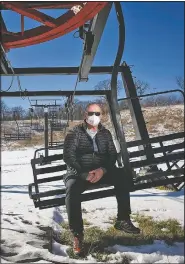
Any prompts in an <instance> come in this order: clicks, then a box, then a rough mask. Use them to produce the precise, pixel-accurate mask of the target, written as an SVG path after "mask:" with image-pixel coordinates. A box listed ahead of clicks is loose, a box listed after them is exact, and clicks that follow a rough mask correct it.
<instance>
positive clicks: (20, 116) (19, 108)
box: [11, 105, 25, 120]
mask: <svg viewBox="0 0 185 264" xmlns="http://www.w3.org/2000/svg"><path fill="white" fill-rule="evenodd" d="M11 111H12V114H13V113H15V116H16V119H21V120H22V119H24V115H25V110H24V109H23V107H22V106H21V105H20V106H15V107H12V109H11Z"/></svg>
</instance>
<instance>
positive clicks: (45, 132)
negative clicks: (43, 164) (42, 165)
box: [44, 108, 48, 157]
mask: <svg viewBox="0 0 185 264" xmlns="http://www.w3.org/2000/svg"><path fill="white" fill-rule="evenodd" d="M46 109H47V110H46ZM44 147H45V157H48V108H45V111H44Z"/></svg>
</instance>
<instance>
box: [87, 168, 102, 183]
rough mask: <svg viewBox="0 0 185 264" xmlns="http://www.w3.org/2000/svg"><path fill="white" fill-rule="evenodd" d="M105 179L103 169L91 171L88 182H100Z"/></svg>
mask: <svg viewBox="0 0 185 264" xmlns="http://www.w3.org/2000/svg"><path fill="white" fill-rule="evenodd" d="M102 177H103V170H102V169H101V168H99V169H96V170H93V171H90V172H89V176H88V177H87V180H88V181H90V182H91V183H95V182H98V181H99V180H100V179H101V178H102Z"/></svg>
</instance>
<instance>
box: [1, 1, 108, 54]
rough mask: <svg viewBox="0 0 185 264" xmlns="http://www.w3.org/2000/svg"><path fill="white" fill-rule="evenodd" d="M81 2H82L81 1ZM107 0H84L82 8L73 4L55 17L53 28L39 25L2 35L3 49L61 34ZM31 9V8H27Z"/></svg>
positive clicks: (79, 22) (69, 30)
mask: <svg viewBox="0 0 185 264" xmlns="http://www.w3.org/2000/svg"><path fill="white" fill-rule="evenodd" d="M5 3H6V2H5ZM81 4H83V3H82V2H81ZM106 4H107V2H86V3H85V4H84V6H83V8H81V9H80V8H79V6H73V8H71V10H70V11H68V12H67V13H65V14H64V15H62V16H60V17H59V18H57V19H56V20H55V21H56V24H57V25H58V26H57V27H55V28H49V27H48V26H40V27H37V28H33V29H30V30H27V31H25V32H24V35H23V36H22V35H21V33H20V34H19V36H8V35H5V36H2V38H3V45H4V48H5V49H10V48H20V47H25V46H29V45H34V44H39V43H42V42H45V41H48V40H52V39H55V38H58V37H60V36H63V35H65V34H67V33H69V32H71V31H73V30H75V29H77V28H79V27H80V26H82V25H84V24H85V22H87V21H89V20H90V19H92V18H93V17H94V16H95V15H96V14H97V13H99V12H100V10H101V9H103V8H104V7H105V6H106ZM29 11H31V10H29Z"/></svg>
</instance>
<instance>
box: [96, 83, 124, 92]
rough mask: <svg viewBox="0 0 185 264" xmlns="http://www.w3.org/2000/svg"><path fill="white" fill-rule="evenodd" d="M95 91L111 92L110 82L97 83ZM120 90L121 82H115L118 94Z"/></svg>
mask: <svg viewBox="0 0 185 264" xmlns="http://www.w3.org/2000/svg"><path fill="white" fill-rule="evenodd" d="M94 89H95V90H111V80H110V79H107V80H103V81H100V82H98V83H97V85H96V86H95V87H94ZM121 89H122V82H121V81H120V80H118V81H117V91H118V94H119V93H120V91H121Z"/></svg>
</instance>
